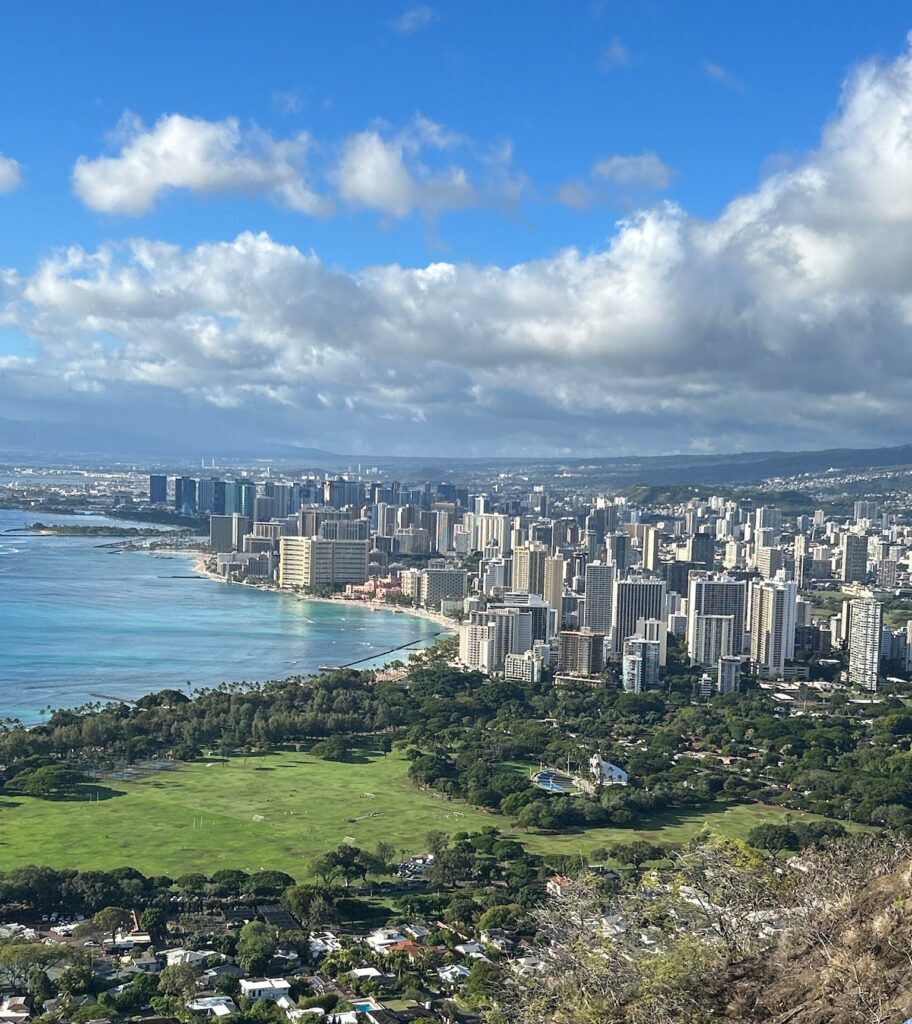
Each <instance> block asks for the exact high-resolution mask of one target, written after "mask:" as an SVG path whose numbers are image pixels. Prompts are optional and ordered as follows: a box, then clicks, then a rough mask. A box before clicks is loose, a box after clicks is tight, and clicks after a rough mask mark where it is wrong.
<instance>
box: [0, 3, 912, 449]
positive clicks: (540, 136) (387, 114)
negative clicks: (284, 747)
mask: <svg viewBox="0 0 912 1024" xmlns="http://www.w3.org/2000/svg"><path fill="white" fill-rule="evenodd" d="M226 10H227V14H228V15H229V16H227V17H225V18H224V19H222V20H220V21H219V22H217V23H216V22H214V20H213V19H212V18H210V17H208V16H207V14H206V12H205V11H203V10H202V9H200V10H198V11H195V12H184V11H181V12H180V13H181V18H180V20H177V12H178V9H177V8H176V7H173V8H171V7H169V6H168V5H163V6H162V5H156V6H155V7H152V6H151V5H145V4H142V5H137V6H135V7H134V8H132V9H131V12H130V18H129V19H127V18H126V16H125V15H124V14H123V12H120V11H118V10H116V8H114V7H113V6H111V7H107V8H104V7H101V8H99V9H98V11H99V14H98V18H99V21H98V22H97V23H95V22H93V21H92V20H91V19H85V18H82V17H81V16H80V14H79V13H77V12H73V11H68V10H66V9H65V8H64V6H63V5H59V6H58V12H59V14H60V17H61V20H62V24H61V28H63V27H65V28H67V29H68V30H69V33H70V35H69V36H68V38H70V39H77V40H78V39H85V44H86V47H87V48H88V52H89V53H90V54H94V56H95V57H97V58H98V59H95V60H90V61H89V62H88V66H85V63H86V62H83V60H82V57H83V53H82V50H81V48H80V47H78V46H73V47H67V48H66V49H65V50H62V51H61V52H60V53H59V54H58V57H59V60H58V61H57V62H55V63H54V65H53V67H52V68H50V69H48V68H47V66H46V65H47V62H46V61H44V60H43V59H41V58H40V54H41V53H42V50H41V47H40V46H39V45H38V40H39V32H40V29H39V25H38V19H37V17H36V14H35V12H33V11H28V10H26V9H23V10H19V11H16V12H14V13H13V12H11V13H9V14H8V15H7V20H8V22H9V27H10V29H11V33H12V36H11V37H12V38H15V39H17V40H18V41H19V42H20V44H21V45H20V47H19V49H18V51H17V53H16V54H15V55H13V56H12V57H11V59H10V60H9V61H8V62H7V66H6V68H5V69H4V71H3V74H4V75H5V76H6V77H5V80H4V84H5V85H6V86H7V91H8V92H9V93H10V94H11V95H12V94H16V95H17V96H19V97H21V105H20V107H19V108H18V109H16V110H13V109H10V111H9V112H8V113H7V114H5V115H3V116H0V154H2V160H0V190H2V195H0V217H2V220H3V223H4V225H5V226H6V227H7V231H6V233H5V240H4V251H3V253H2V257H0V266H2V267H3V268H5V269H4V270H3V271H2V276H0V371H2V372H0V403H2V409H3V418H4V420H5V421H6V422H2V423H0V441H2V437H3V436H4V435H9V436H11V437H13V438H15V437H16V436H19V435H21V434H22V433H23V432H26V433H27V432H28V431H29V430H32V431H33V432H37V433H38V434H40V435H41V436H42V437H43V438H46V439H47V438H53V437H54V436H55V434H56V435H57V436H58V437H63V438H75V437H77V436H78V437H81V438H84V441H83V442H82V443H83V447H84V448H85V447H89V448H91V447H93V446H94V448H95V450H101V448H102V445H103V443H104V442H105V440H106V439H108V440H109V439H111V438H118V439H120V449H121V450H122V449H123V448H124V447H128V446H129V444H130V442H131V441H133V442H135V444H136V445H137V446H139V445H140V444H141V445H144V446H145V449H144V450H146V451H148V450H150V448H151V449H152V450H154V448H155V446H156V445H158V446H159V447H158V450H162V451H165V450H171V449H172V448H173V446H174V445H175V443H176V442H178V441H179V440H182V439H185V438H187V437H192V438H193V439H194V441H195V442H196V443H198V444H199V445H201V446H203V447H205V448H206V449H207V450H212V451H216V452H220V451H224V450H237V449H238V448H239V446H240V445H241V444H243V445H244V450H252V449H255V448H257V447H258V446H264V445H266V446H268V445H278V444H284V445H288V446H294V445H302V446H305V447H315V448H323V449H329V450H332V451H347V452H357V453H364V454H365V455H370V454H390V455H412V454H430V453H434V454H440V455H464V456H470V455H505V456H506V455H529V454H532V453H534V454H536V455H541V456H548V455H553V456H560V455H566V454H574V455H579V456H588V455H592V456H595V455H609V454H623V453H653V452H669V451H674V452H700V451H707V452H720V451H740V450H751V449H770V448H783V449H789V450H793V449H796V448H826V447H829V446H835V445H837V444H843V443H845V440H846V436H847V434H848V435H850V436H851V438H852V440H853V443H855V444H856V445H857V446H864V445H874V444H889V443H901V442H903V441H906V440H908V438H909V436H910V427H912V423H910V422H909V417H908V412H907V408H906V403H905V392H906V390H907V387H908V380H907V378H906V374H905V371H904V369H903V367H904V365H905V362H906V361H905V360H904V359H903V356H904V354H905V348H906V342H907V337H908V324H907V313H906V310H907V308H908V304H909V295H910V288H912V281H909V280H908V279H907V274H906V271H905V270H904V263H903V259H902V253H903V252H904V251H905V248H906V244H907V240H908V238H909V237H910V233H912V212H910V209H909V207H908V203H907V201H906V199H905V198H904V197H905V194H906V193H907V191H908V190H907V188H906V183H907V180H908V175H909V168H910V167H912V146H910V143H909V141H908V139H907V138H906V135H905V131H904V127H903V126H904V124H905V121H906V118H907V117H908V115H909V111H910V110H912V55H910V51H909V43H908V41H907V40H906V32H907V28H908V26H907V25H904V24H903V19H904V18H905V17H906V15H905V12H904V11H903V10H902V8H901V7H900V6H899V5H898V4H880V5H878V15H879V16H878V17H877V18H870V17H865V16H863V14H862V12H860V11H858V10H856V9H855V8H854V6H853V5H848V4H836V5H827V6H826V7H825V8H824V7H823V5H822V4H818V5H814V4H811V5H808V6H807V7H806V8H805V9H804V10H803V11H801V12H793V11H789V12H784V11H783V12H778V13H777V16H776V18H775V19H770V18H769V17H768V16H765V17H764V16H763V15H761V13H760V12H755V13H747V12H732V11H731V10H729V9H727V8H726V7H725V6H724V5H720V4H714V5H706V6H705V7H703V8H701V10H700V12H699V13H697V14H691V13H685V12H682V11H680V10H676V9H675V8H674V7H673V5H670V4H659V5H657V6H656V7H654V8H653V9H651V10H649V11H645V12H644V11H641V10H639V9H635V8H634V7H633V6H632V5H610V6H609V5H604V4H593V5H589V4H582V5H579V6H578V7H574V8H571V9H566V8H564V7H559V6H555V5H543V6H542V7H541V9H540V11H537V12H536V16H533V17H530V18H527V19H526V20H525V21H522V22H520V21H519V20H518V19H517V18H516V17H515V15H514V16H511V12H510V11H509V9H508V8H504V9H502V10H500V11H498V12H496V13H494V14H491V13H489V12H488V16H486V17H485V18H484V19H482V14H483V13H484V12H483V11H482V8H480V7H475V6H472V5H459V6H457V5H454V4H446V3H440V4H433V5H424V4H418V5H414V4H412V5H409V4H403V5H398V4H397V5H392V4H389V5H382V6H377V5H370V6H367V5H359V4H353V5H350V6H349V7H348V8H345V9H340V10H338V11H334V12H330V11H325V10H321V11H306V10H302V9H298V8H292V7H291V6H286V5H278V7H277V8H276V17H275V19H261V18H257V19H256V21H255V22H250V21H248V20H247V19H246V17H245V14H244V11H243V8H241V7H240V6H234V7H230V6H229V8H227V9H226ZM103 11H107V14H108V17H106V18H104V19H103V20H102V12H103ZM824 12H825V15H826V16H825V17H824V16H823V14H824ZM231 15H234V17H231ZM175 26H179V31H175V30H174V29H175ZM89 37H91V38H89ZM140 38H143V39H144V40H148V41H150V42H151V44H152V45H151V46H148V47H146V46H145V45H140V43H139V39H140ZM758 41H759V45H758ZM242 46H244V47H246V48H245V49H244V50H242V51H241V50H240V49H239V48H240V47H242ZM296 47H297V48H296ZM147 50H148V51H149V52H146V51H147ZM237 52H243V54H244V55H245V56H246V57H247V63H248V64H249V73H248V74H246V75H242V76H237V75H235V74H234V66H235V65H234V60H235V58H234V55H235V53H237ZM571 54H572V55H573V59H572V60H571V59H570V56H571ZM304 56H306V57H307V58H309V60H306V61H305V60H304V59H303V57H304ZM164 66H167V67H168V68H169V74H168V75H161V74H159V70H160V67H164ZM367 81H376V82H377V83H378V84H377V87H376V88H370V89H364V88H363V83H364V82H367ZM68 82H69V83H71V89H70V91H71V92H72V96H71V97H70V96H68V97H67V98H66V99H64V100H62V101H59V102H58V99H59V97H60V96H61V95H63V88H64V84H65V83H68ZM45 443H46V442H45ZM0 447H3V445H2V443H0ZM7 447H13V446H7Z"/></svg>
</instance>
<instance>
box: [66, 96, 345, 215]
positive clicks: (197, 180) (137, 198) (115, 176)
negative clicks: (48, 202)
mask: <svg viewBox="0 0 912 1024" xmlns="http://www.w3.org/2000/svg"><path fill="white" fill-rule="evenodd" d="M118 136H119V139H120V141H121V147H120V151H119V152H118V154H117V155H116V156H100V157H96V158H95V159H90V158H89V157H85V156H82V157H80V158H79V159H78V160H77V161H76V166H75V167H74V168H73V189H74V191H75V193H76V195H77V196H78V197H79V198H80V199H81V200H82V201H83V202H84V203H85V204H86V205H87V206H89V207H90V208H91V209H93V210H98V211H99V212H103V213H121V214H128V215H132V216H138V215H140V214H143V213H147V212H148V211H149V210H151V209H152V208H153V207H154V206H155V203H156V200H157V199H158V198H159V197H160V196H161V195H162V194H163V193H167V192H169V191H171V190H175V189H186V190H187V191H190V192H195V193H199V194H202V195H213V194H216V193H225V192H231V193H240V194H243V195H250V196H252V195H258V194H263V195H266V196H268V197H269V198H271V199H272V200H274V201H275V202H278V203H280V204H282V205H284V206H287V207H289V208H290V209H292V210H295V211H297V212H300V213H307V214H312V215H324V214H326V213H328V212H329V211H330V205H329V203H328V201H327V200H326V199H325V198H324V197H322V196H319V195H317V194H316V193H315V192H314V191H312V190H311V188H310V187H309V185H308V183H307V179H306V177H305V175H304V171H303V164H304V158H305V156H306V154H307V149H308V145H309V141H310V140H309V137H308V135H307V134H306V133H305V132H301V133H299V134H298V135H295V136H293V137H292V138H290V139H285V140H276V139H273V138H272V136H271V135H269V134H268V133H266V132H262V131H259V130H257V129H251V130H249V131H246V132H245V131H242V130H241V127H240V125H239V123H238V121H237V120H236V119H235V118H227V119H226V120H224V121H204V120H202V119H199V118H190V117H184V116H182V115H180V114H170V115H166V116H163V117H161V118H160V119H159V120H158V121H157V122H156V124H155V126H154V127H153V128H149V129H147V128H146V127H145V126H144V125H143V124H142V122H141V121H139V119H138V118H136V117H134V116H132V115H126V116H125V117H124V118H123V119H122V120H121V123H120V125H119V128H118Z"/></svg>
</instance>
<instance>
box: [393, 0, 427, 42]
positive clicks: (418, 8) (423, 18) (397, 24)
mask: <svg viewBox="0 0 912 1024" xmlns="http://www.w3.org/2000/svg"><path fill="white" fill-rule="evenodd" d="M436 20H437V12H436V11H435V10H434V8H433V7H429V6H428V5H427V4H416V5H415V6H414V7H409V8H408V10H406V11H403V12H402V14H400V15H399V17H398V18H396V20H395V21H394V22H393V23H392V25H393V29H394V30H395V31H396V32H398V33H399V35H402V36H410V35H413V34H414V33H415V32H422V31H423V30H424V29H426V28H428V27H430V26H431V25H433V24H434V22H435V21H436Z"/></svg>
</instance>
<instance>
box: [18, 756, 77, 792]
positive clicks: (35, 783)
mask: <svg viewBox="0 0 912 1024" xmlns="http://www.w3.org/2000/svg"><path fill="white" fill-rule="evenodd" d="M81 782H85V776H84V775H83V774H82V773H81V772H76V771H73V769H72V768H67V767H66V766H65V765H57V764H54V765H45V766H44V767H43V768H34V769H32V770H31V771H25V772H20V773H19V774H18V775H16V777H15V778H13V779H12V780H10V782H8V783H7V789H11V790H13V791H15V792H17V793H23V794H24V795H25V796H34V797H37V798H39V799H41V800H53V799H55V798H56V799H59V798H61V797H67V796H71V795H72V794H73V793H74V792H75V790H76V787H77V786H78V785H79V784H80V783H81Z"/></svg>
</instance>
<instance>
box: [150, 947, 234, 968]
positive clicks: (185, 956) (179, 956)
mask: <svg viewBox="0 0 912 1024" xmlns="http://www.w3.org/2000/svg"><path fill="white" fill-rule="evenodd" d="M159 956H162V957H164V959H165V965H166V966H167V967H173V966H174V965H175V964H189V965H190V966H191V967H194V966H195V965H196V964H201V963H202V962H203V961H204V960H208V959H209V957H210V956H215V957H219V959H221V953H217V952H216V951H215V950H214V949H165V950H162V952H161V953H160V954H159Z"/></svg>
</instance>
